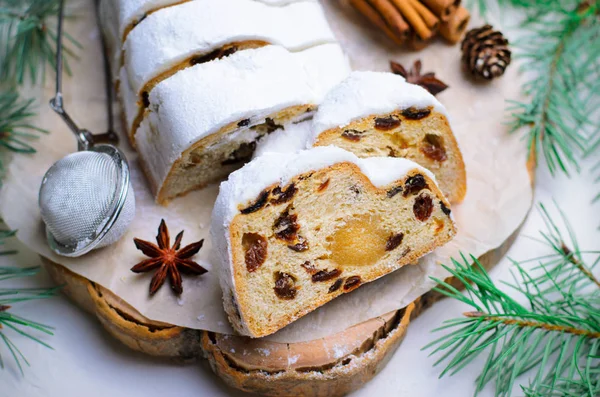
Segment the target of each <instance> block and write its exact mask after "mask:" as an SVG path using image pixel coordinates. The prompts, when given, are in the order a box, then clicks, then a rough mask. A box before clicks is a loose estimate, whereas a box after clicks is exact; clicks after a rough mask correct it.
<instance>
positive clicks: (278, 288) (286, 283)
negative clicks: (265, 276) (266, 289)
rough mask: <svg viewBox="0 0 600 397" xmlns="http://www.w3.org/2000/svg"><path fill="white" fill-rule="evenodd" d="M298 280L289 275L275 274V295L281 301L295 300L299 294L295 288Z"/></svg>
mask: <svg viewBox="0 0 600 397" xmlns="http://www.w3.org/2000/svg"><path fill="white" fill-rule="evenodd" d="M295 284H296V279H295V278H294V276H292V275H291V274H288V273H282V272H277V273H276V274H275V288H273V290H275V294H276V295H277V296H278V297H279V298H280V299H287V300H290V299H294V298H295V297H296V294H297V293H298V287H296V286H295Z"/></svg>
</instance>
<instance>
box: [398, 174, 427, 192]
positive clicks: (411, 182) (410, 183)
mask: <svg viewBox="0 0 600 397" xmlns="http://www.w3.org/2000/svg"><path fill="white" fill-rule="evenodd" d="M425 188H427V182H426V181H425V177H424V176H423V175H421V174H417V175H414V176H411V177H410V178H408V179H407V180H406V183H405V184H404V197H406V196H408V195H409V194H416V193H419V192H420V191H421V190H423V189H425Z"/></svg>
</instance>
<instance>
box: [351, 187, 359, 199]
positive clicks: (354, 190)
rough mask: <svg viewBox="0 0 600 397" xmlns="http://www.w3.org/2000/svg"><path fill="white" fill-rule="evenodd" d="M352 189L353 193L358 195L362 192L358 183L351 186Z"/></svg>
mask: <svg viewBox="0 0 600 397" xmlns="http://www.w3.org/2000/svg"><path fill="white" fill-rule="evenodd" d="M350 191H351V192H352V193H354V194H356V195H357V196H358V195H359V194H360V188H359V187H358V186H356V185H352V186H350Z"/></svg>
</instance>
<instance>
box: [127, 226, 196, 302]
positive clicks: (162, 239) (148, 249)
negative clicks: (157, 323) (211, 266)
mask: <svg viewBox="0 0 600 397" xmlns="http://www.w3.org/2000/svg"><path fill="white" fill-rule="evenodd" d="M182 238H183V231H181V232H180V233H179V234H178V235H177V237H175V243H173V247H171V246H170V243H171V241H170V237H169V229H167V225H166V224H165V220H164V219H162V220H161V221H160V226H159V227H158V235H157V236H156V242H157V243H158V246H157V245H156V244H153V243H151V242H149V241H144V240H140V239H138V238H134V239H133V242H134V243H135V246H136V248H137V249H139V250H140V251H142V252H143V253H144V254H145V255H147V256H149V257H150V259H146V260H144V261H142V262H140V263H138V264H137V265H135V266H134V267H132V268H131V271H132V272H134V273H145V272H149V271H152V270H155V269H158V270H157V271H156V273H155V274H154V276H153V277H152V282H151V283H150V295H154V294H155V293H156V291H158V290H159V289H160V287H161V286H162V285H163V283H164V282H165V279H166V278H167V276H168V277H169V281H170V283H171V289H172V290H173V292H175V294H177V295H181V293H182V292H183V285H182V282H181V273H184V274H189V275H201V274H204V273H206V272H207V270H206V269H205V268H203V267H202V266H200V265H199V264H197V263H196V262H194V261H192V260H191V259H190V258H191V257H192V256H194V255H196V254H197V253H198V251H200V248H202V244H204V240H200V241H198V242H195V243H192V244H189V245H187V246H185V247H183V248H181V249H179V248H180V246H181V239H182Z"/></svg>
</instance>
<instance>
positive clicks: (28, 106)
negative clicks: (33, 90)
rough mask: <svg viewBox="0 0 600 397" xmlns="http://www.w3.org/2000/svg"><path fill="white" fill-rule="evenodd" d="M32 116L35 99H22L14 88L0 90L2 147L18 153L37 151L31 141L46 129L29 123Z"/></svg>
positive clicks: (0, 143)
mask: <svg viewBox="0 0 600 397" xmlns="http://www.w3.org/2000/svg"><path fill="white" fill-rule="evenodd" d="M32 116H34V112H33V99H29V100H21V99H20V98H19V95H18V94H17V92H16V91H14V90H12V89H11V90H8V91H0V147H2V148H4V149H7V150H9V151H12V152H17V153H35V149H34V147H33V146H31V144H30V143H29V141H30V140H32V139H36V138H37V137H38V135H39V134H40V133H45V132H46V131H45V130H43V129H41V128H38V127H35V126H34V125H32V124H31V123H29V121H28V120H29V119H30V118H31V117H32ZM2 168H3V163H2V158H0V169H2Z"/></svg>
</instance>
